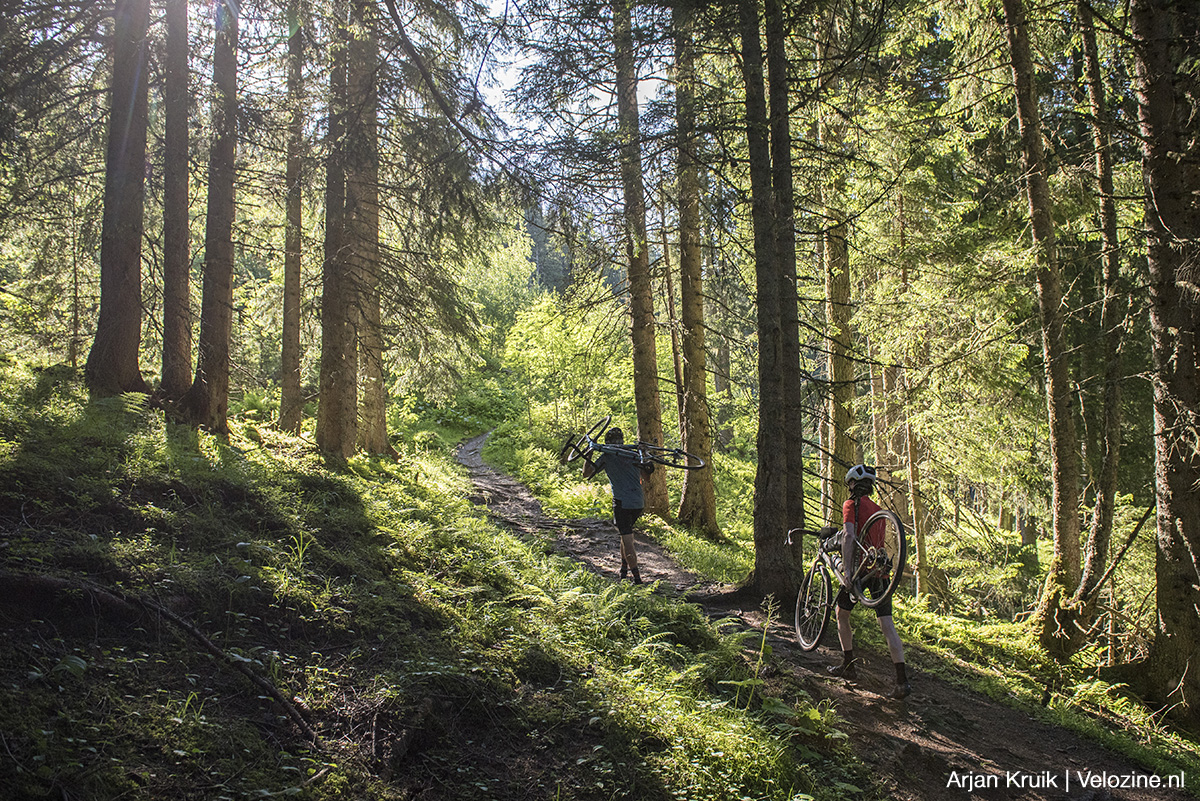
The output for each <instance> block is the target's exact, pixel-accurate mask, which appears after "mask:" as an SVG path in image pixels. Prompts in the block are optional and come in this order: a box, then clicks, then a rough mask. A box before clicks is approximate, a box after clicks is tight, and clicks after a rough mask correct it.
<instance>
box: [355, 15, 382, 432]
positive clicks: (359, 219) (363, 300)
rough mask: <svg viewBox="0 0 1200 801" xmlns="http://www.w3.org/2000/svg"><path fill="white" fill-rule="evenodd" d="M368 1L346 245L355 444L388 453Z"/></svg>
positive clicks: (374, 44) (359, 18)
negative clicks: (355, 319) (356, 384)
mask: <svg viewBox="0 0 1200 801" xmlns="http://www.w3.org/2000/svg"><path fill="white" fill-rule="evenodd" d="M373 8H374V5H373V4H372V3H370V2H366V0H353V2H352V4H351V38H350V54H349V76H348V92H349V108H351V109H353V113H352V114H351V115H350V117H349V118H348V119H347V126H346V151H347V152H346V160H347V164H346V249H347V251H348V252H349V255H350V260H351V264H352V267H353V269H354V272H355V275H356V276H357V278H358V288H359V293H358V303H359V313H360V317H359V329H358V336H359V341H358V346H359V354H360V358H359V361H360V370H361V386H362V408H361V410H360V416H359V421H358V440H359V445H360V447H361V448H362V450H363V451H365V452H366V453H375V454H382V453H390V452H391V450H392V447H391V443H389V442H388V435H387V387H386V386H385V384H384V375H383V319H382V315H381V314H380V308H379V135H378V121H377V116H378V107H379V90H378V86H377V83H376V77H375V76H376V72H377V70H378V63H379V45H378V40H377V38H376V33H375V15H374V12H373Z"/></svg>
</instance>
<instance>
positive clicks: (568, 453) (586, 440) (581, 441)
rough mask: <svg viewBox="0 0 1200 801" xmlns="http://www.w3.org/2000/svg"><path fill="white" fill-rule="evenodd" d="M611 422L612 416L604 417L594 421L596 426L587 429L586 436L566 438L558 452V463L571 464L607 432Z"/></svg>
mask: <svg viewBox="0 0 1200 801" xmlns="http://www.w3.org/2000/svg"><path fill="white" fill-rule="evenodd" d="M611 422H612V415H611V414H610V415H606V416H605V417H602V418H600V419H599V420H598V421H596V424H595V425H593V426H592V427H591V428H589V429H588V432H587V433H586V434H581V435H580V436H578V437H567V441H566V443H565V444H564V445H563V446H562V450H560V451H559V452H558V461H560V462H562V463H563V464H566V463H567V462H573V461H575V460H576V459H578V458H579V457H580V456H583V455H584V454H586V453H587V452H588V451H589V450H591V444H590V443H592V442H595V440H596V437H598V436H600V435H601V434H603V433H604V432H605V431H607V430H608V424H609V423H611Z"/></svg>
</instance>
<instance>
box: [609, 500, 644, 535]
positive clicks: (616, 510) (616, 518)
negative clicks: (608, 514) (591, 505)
mask: <svg viewBox="0 0 1200 801" xmlns="http://www.w3.org/2000/svg"><path fill="white" fill-rule="evenodd" d="M641 516H642V510H641V509H626V508H625V507H623V506H622V505H621V502H620V501H617V500H614V501H613V522H614V523H616V524H617V531H618V532H620V534H621V536H622V537H625V536H632V535H633V524H634V523H636V522H637V519H638V518H639V517H641Z"/></svg>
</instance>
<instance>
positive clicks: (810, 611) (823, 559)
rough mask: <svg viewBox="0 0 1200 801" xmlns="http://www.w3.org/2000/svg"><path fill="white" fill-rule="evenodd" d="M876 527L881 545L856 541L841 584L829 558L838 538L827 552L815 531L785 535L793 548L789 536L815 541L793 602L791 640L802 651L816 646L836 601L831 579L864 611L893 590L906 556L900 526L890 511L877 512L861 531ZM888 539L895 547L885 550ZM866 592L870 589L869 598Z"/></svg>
mask: <svg viewBox="0 0 1200 801" xmlns="http://www.w3.org/2000/svg"><path fill="white" fill-rule="evenodd" d="M877 524H882V525H883V526H884V534H883V544H882V546H877V545H870V544H868V543H867V542H866V541H865V540H866V537H865V536H862V537H856V538H855V546H854V547H855V561H854V572H853V574H851V576H850V578H849V580H848V581H846V582H843V581H842V575H841V571H839V570H838V567H837V565H836V560H835V558H834V556H835V554H840V553H841V550H842V549H841V545H840V537H839V544H838V546H837V548H836V549H834V550H828V549H827V548H826V546H825V542H823V541H822V539H821V537H820V532H816V531H806V530H804V529H792V530H791V531H789V532H788V534H787V544H788V545H791V544H792V536H793V535H794V534H800V535H805V534H811V535H813V538H814V539H815V540H816V541H817V552H816V555H815V556H813V560H812V564H811V566H810V567H809V568H808V571H807V572H806V573H805V574H804V579H803V581H802V582H801V585H800V592H799V594H798V595H797V598H796V638H797V640H798V641H799V642H800V647H801V648H802V649H804V650H806V651H811V650H813V649H814V648H816V647H817V645H818V644H820V641H821V636H822V635H823V634H824V633H825V627H826V626H827V625H828V623H829V615H830V612H831V611H832V608H833V605H834V599H835V597H836V594H835V593H834V592H833V582H834V581H836V582H837V586H838V588H839V589H840V588H843V587H844V588H845V589H846V591H847V592H848V593H849V594H850V597H851V598H852V599H853V600H854V601H855V602H856V603H861V604H862V605H863V606H865V607H867V608H868V609H876V608H878V607H880V606H881V605H882V604H884V603H885V602H886V601H888V600H889V599H890V598H891V596H892V593H893V592H895V589H896V587H897V586H898V584H899V582H900V579H901V577H902V575H903V573H904V567H905V563H906V559H907V556H908V545H907V541H906V539H905V535H904V524H903V523H901V522H900V519H899V518H898V517H897V516H896V515H895V513H893V512H890V511H887V510H886V509H881V510H879V511H878V512H876V513H875V514H873V515H871V517H870V518H868V520H867V522H866V523H865V524H864V525H863V527H862V530H863V532H868V531H871V530H872V526H874V525H877ZM889 538H890V539H891V543H890V544H891V545H892V546H894V547H893V548H892V549H889ZM826 539H828V538H826ZM831 574H832V576H831ZM865 590H869V593H870V594H868V593H867V592H866V591H865Z"/></svg>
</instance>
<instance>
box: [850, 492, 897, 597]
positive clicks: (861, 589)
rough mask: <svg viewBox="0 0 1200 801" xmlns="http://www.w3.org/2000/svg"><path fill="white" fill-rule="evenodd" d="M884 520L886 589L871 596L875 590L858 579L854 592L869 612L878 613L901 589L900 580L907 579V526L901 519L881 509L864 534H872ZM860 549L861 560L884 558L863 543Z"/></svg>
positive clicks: (865, 528) (884, 574) (871, 517)
mask: <svg viewBox="0 0 1200 801" xmlns="http://www.w3.org/2000/svg"><path fill="white" fill-rule="evenodd" d="M880 520H883V521H884V522H885V527H886V528H885V534H884V544H883V548H882V557H883V559H882V560H881V561H880V564H881V567H880V568H879V569H880V570H882V571H884V573H883V576H884V577H885V578H883V581H884V585H883V589H882V590H881V591H880V592H879V593H878V595H876V594H875V592H874V591H871V593H870V595H868V592H867V590H870V589H871V588H870V587H867V586H866V581H864V580H862V579H856V580H855V581H854V588H853V592H854V595H855V599H856V600H857V601H858V602H859V603H861V604H862V605H863V606H865V607H867V608H868V609H874V608H876V607H878V606H880V605H881V604H883V603H884V602H885V601H887V600H888V599H889V598H891V597H892V593H894V592H895V591H896V587H898V586H899V585H900V580H901V579H902V578H904V568H905V566H906V565H907V563H908V537H907V535H906V534H905V532H904V523H902V522H900V518H899V517H897V516H896V514H895V513H894V512H890V511H888V510H887V509H880V510H879V511H878V512H876V513H875V514H873V515H871V516H870V518H868V519H867V522H866V524H865V525H864V526H863V531H870V530H871V526H873V525H875V524H876V523H877V522H878V521H880ZM858 548H859V549H860V551H861V553H860V556H865V557H867V558H877V557H878V556H879V555H880V552H879V551H876V553H875V554H870V553H869V551H868V550H867V549H866V548H865V547H864V546H863V545H862V543H861V541H860V542H859V545H858Z"/></svg>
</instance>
